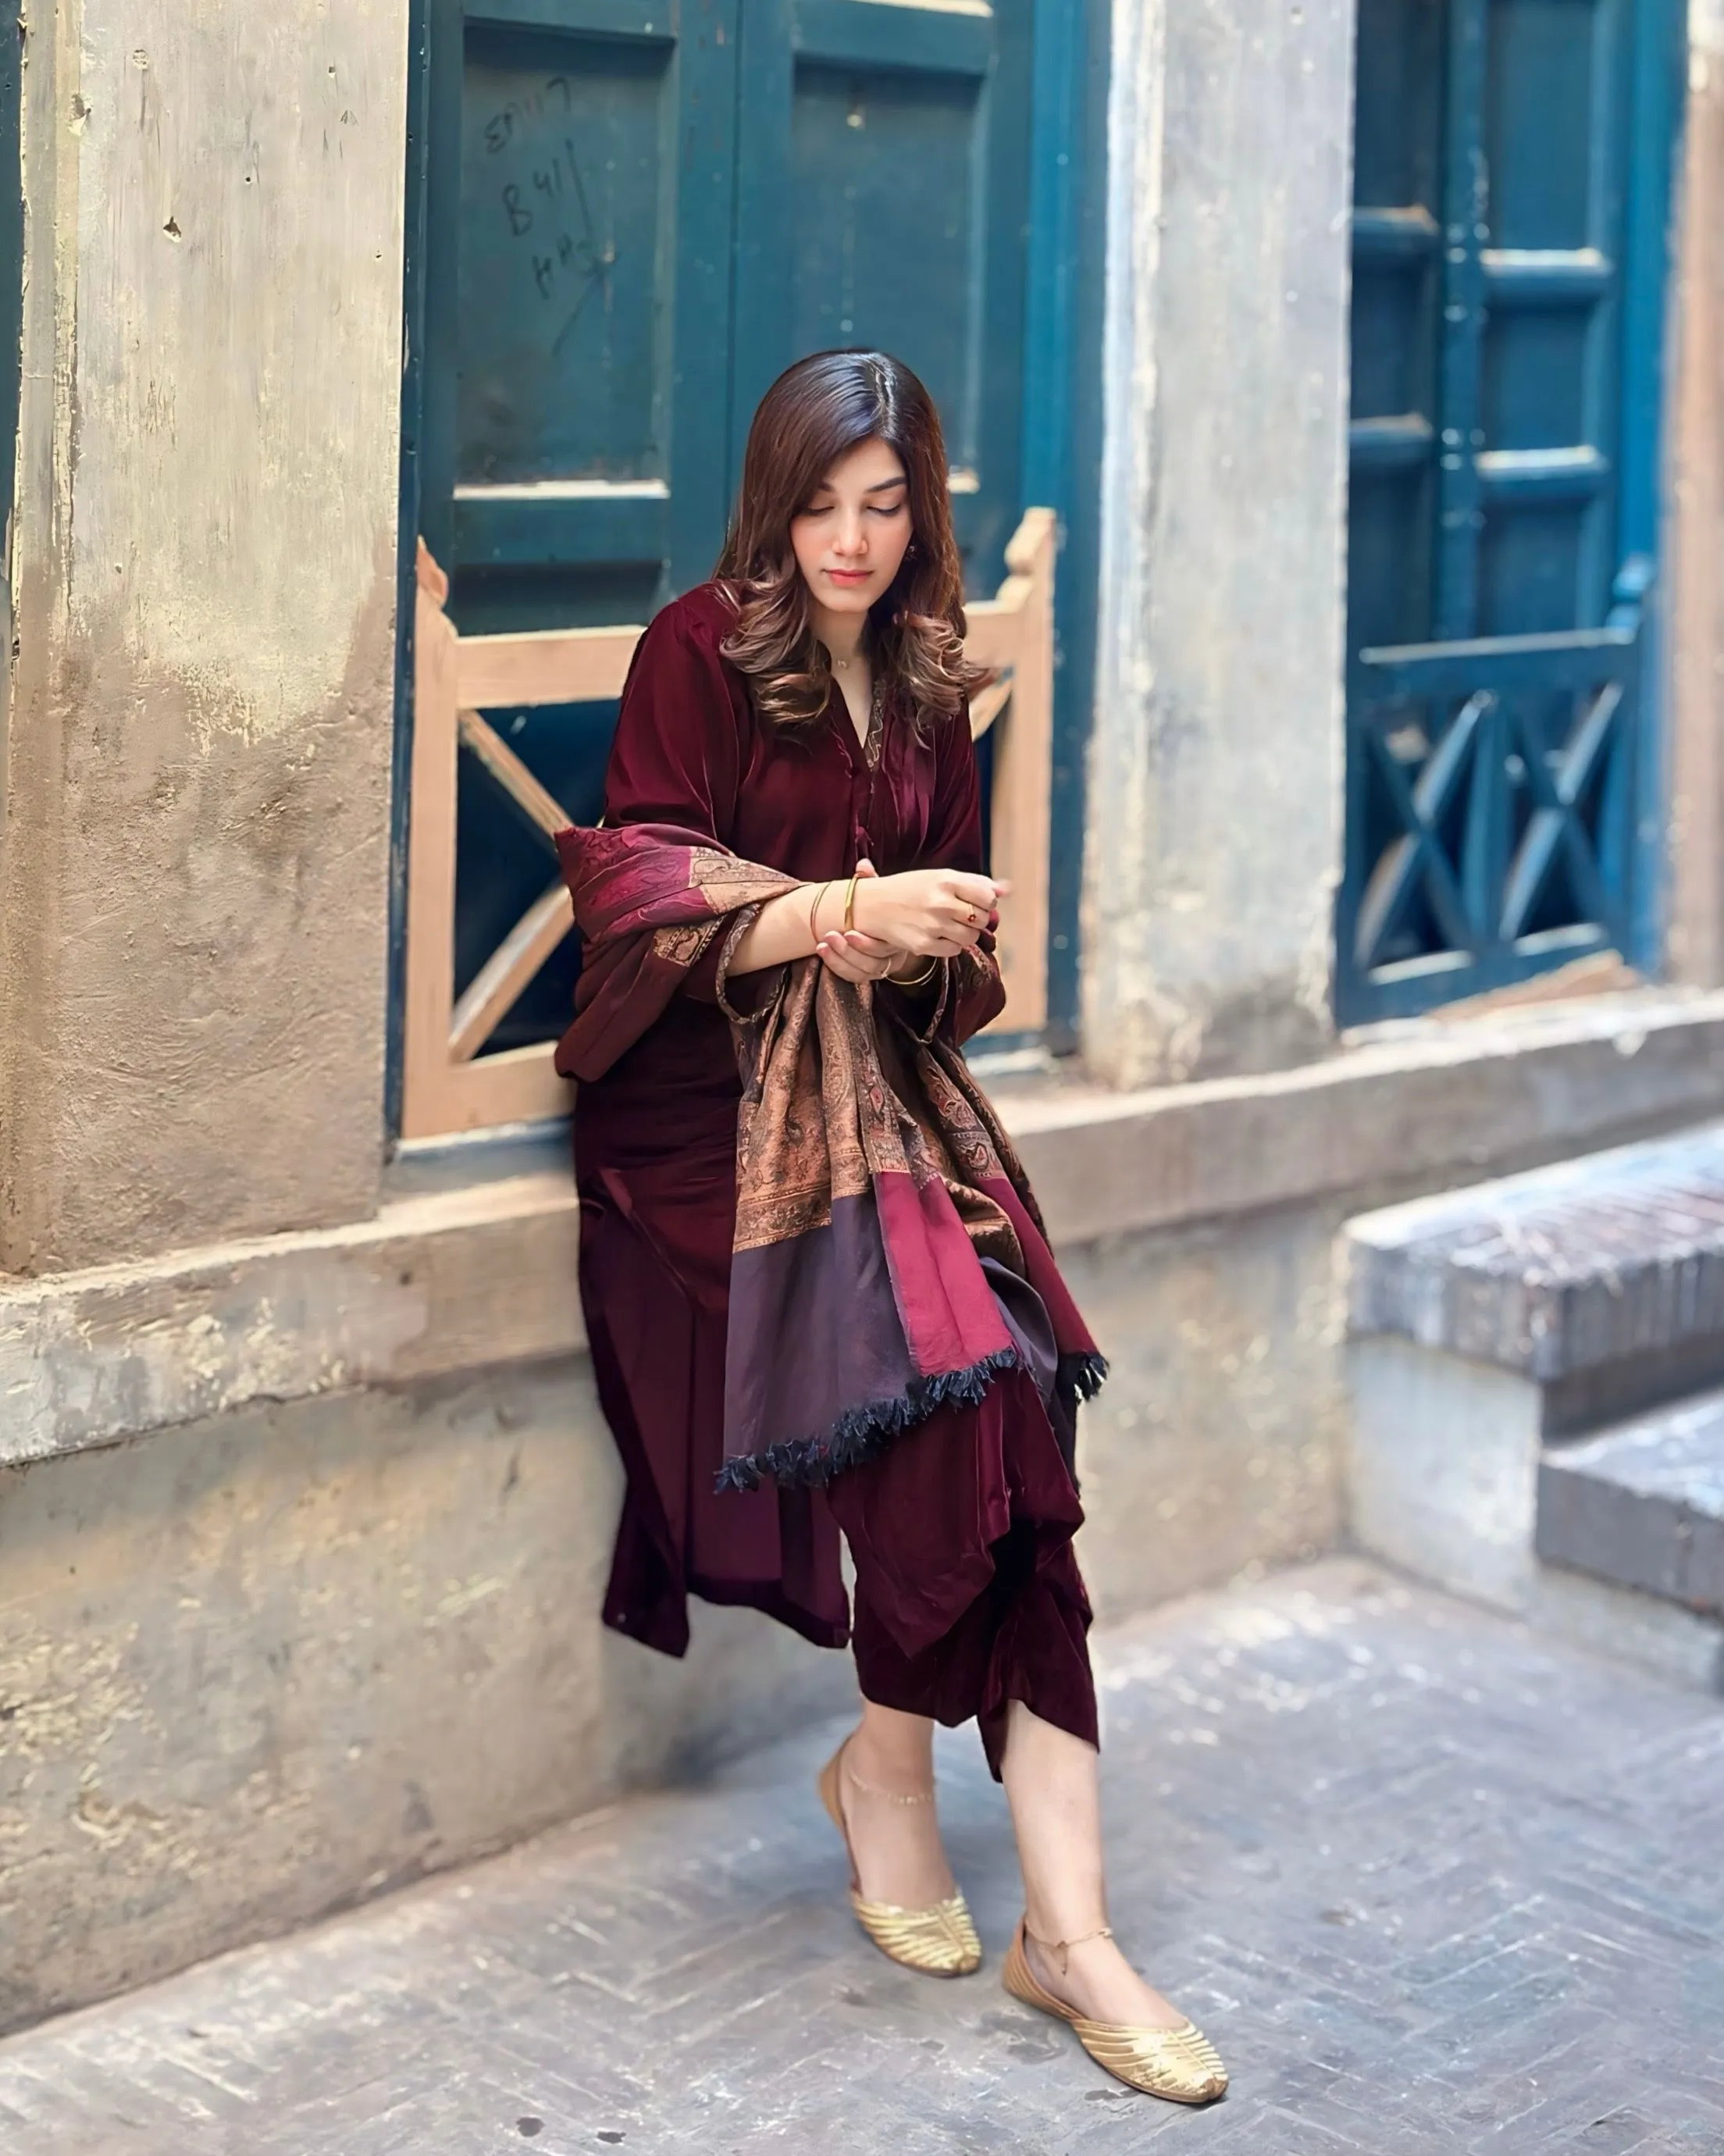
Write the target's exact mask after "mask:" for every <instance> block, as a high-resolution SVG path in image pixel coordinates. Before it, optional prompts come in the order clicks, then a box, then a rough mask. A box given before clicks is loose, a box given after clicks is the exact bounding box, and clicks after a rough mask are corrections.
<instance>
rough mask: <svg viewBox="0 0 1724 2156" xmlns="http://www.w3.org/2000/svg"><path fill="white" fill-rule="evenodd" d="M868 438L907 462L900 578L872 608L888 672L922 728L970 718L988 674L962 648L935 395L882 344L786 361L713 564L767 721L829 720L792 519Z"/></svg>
mask: <svg viewBox="0 0 1724 2156" xmlns="http://www.w3.org/2000/svg"><path fill="white" fill-rule="evenodd" d="M871 440H878V441H882V442H885V443H886V444H888V445H889V446H890V448H892V449H895V450H896V451H897V453H898V455H899V457H900V459H901V460H902V462H903V465H904V475H905V478H906V481H907V482H908V484H907V488H906V492H907V495H908V499H909V505H910V528H911V540H910V545H909V547H908V548H907V549H906V552H905V556H904V559H903V562H902V563H901V564H900V567H899V570H898V573H897V575H896V576H895V577H894V578H893V579H892V582H891V583H890V586H889V587H888V588H887V589H886V590H885V592H884V593H882V594H881V595H880V598H878V599H877V600H876V601H875V603H874V605H873V606H872V607H871V608H870V610H869V618H870V629H871V632H872V640H873V649H874V659H875V669H876V671H877V674H878V675H879V678H880V680H881V682H882V683H883V684H884V685H885V687H886V689H887V690H889V691H890V690H894V689H896V690H898V691H900V693H901V694H902V695H903V696H905V697H906V699H907V700H908V701H909V704H910V706H911V715H912V717H913V720H914V722H915V723H916V726H918V727H921V728H926V727H928V726H931V724H933V723H935V722H936V721H940V720H944V719H952V718H957V717H960V716H962V714H963V713H964V711H965V708H966V706H967V701H968V698H969V696H970V693H971V691H972V690H973V689H975V688H977V687H978V686H979V685H981V684H982V683H983V681H986V680H988V678H989V676H988V671H987V670H986V669H985V668H983V667H978V666H972V665H971V664H970V662H969V661H968V660H967V659H966V658H965V656H964V649H963V636H964V583H963V569H962V564H961V563H960V562H959V560H958V552H957V542H955V541H954V540H953V538H952V511H951V506H950V503H949V501H948V500H947V475H946V444H945V442H944V441H943V439H942V436H941V433H940V417H939V414H938V413H936V411H935V409H934V400H933V399H932V398H931V397H930V396H929V394H928V393H927V391H926V389H924V388H923V387H922V385H921V382H918V381H917V380H916V377H915V376H914V375H913V374H912V373H911V371H910V369H909V368H908V367H906V366H905V365H904V364H903V363H902V362H901V361H900V360H895V359H893V358H892V357H890V355H889V354H887V353H885V352H814V353H813V354H812V355H811V356H810V357H808V358H807V359H799V360H798V362H797V363H796V364H795V366H794V367H787V368H786V369H785V371H784V372H783V373H782V374H781V375H780V376H779V377H778V379H777V381H776V382H774V383H773V384H772V388H770V389H769V390H767V393H766V395H765V396H764V397H762V399H761V400H760V406H759V408H758V410H757V412H756V413H755V415H754V423H753V425H752V426H751V427H750V429H749V430H748V447H747V450H746V452H745V453H744V455H743V459H742V487H741V494H740V495H739V496H738V499H737V502H736V514H735V516H733V517H732V518H731V528H730V531H729V534H728V536H726V540H725V547H724V552H723V553H722V554H721V556H720V557H719V562H718V567H717V570H716V575H717V577H718V578H719V579H720V581H721V583H723V584H724V585H725V586H726V588H727V590H728V592H729V594H730V597H731V601H732V603H734V604H735V606H736V628H735V629H734V630H733V631H732V632H731V634H730V636H729V637H728V638H726V640H725V643H724V644H723V646H722V647H721V648H722V649H723V653H724V655H725V657H726V659H728V660H730V662H731V665H733V666H735V667H736V668H737V669H738V670H740V671H741V673H743V674H745V675H747V677H748V680H749V685H750V686H751V687H752V690H753V692H754V700H755V705H756V708H757V710H758V711H759V712H760V714H761V716H762V718H763V719H764V720H765V721H767V724H768V725H771V726H798V725H803V724H806V723H807V721H809V720H811V719H818V717H819V716H820V714H821V713H822V712H823V711H824V710H825V708H826V702H827V698H828V696H829V694H830V691H831V686H832V681H831V675H830V673H829V670H828V666H827V663H826V655H825V653H824V650H823V649H822V648H821V646H820V644H819V643H818V639H816V637H815V635H814V630H813V623H812V621H811V619H810V618H809V613H808V586H807V584H806V583H804V582H803V576H802V572H801V570H800V569H799V568H798V567H797V561H796V555H795V552H794V551H793V548H792V547H791V543H790V524H791V519H792V518H793V517H794V516H796V515H797V514H798V511H801V510H803V509H804V508H805V507H806V506H808V501H809V500H811V499H812V497H813V495H814V493H815V492H816V490H818V487H819V485H820V483H821V481H822V480H824V478H825V476H826V475H827V473H828V472H829V471H830V470H831V469H832V467H833V466H834V465H835V464H836V463H837V462H838V460H839V458H840V457H842V456H844V454H846V453H847V452H848V451H849V450H851V449H856V448H858V447H859V445H860V444H862V443H864V442H866V441H871Z"/></svg>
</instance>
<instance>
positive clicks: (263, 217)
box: [0, 0, 407, 1271]
mask: <svg viewBox="0 0 1724 2156" xmlns="http://www.w3.org/2000/svg"><path fill="white" fill-rule="evenodd" d="M406 59H407V8H406V4H405V0H349V4H346V5H344V6H342V7H340V8H335V7H331V6H330V5H329V4H327V0H271V4H270V5H269V6H268V7H266V8H259V7H256V6H254V5H251V4H248V0H208V4H206V5H203V6H200V7H198V8H186V7H184V6H182V5H177V4H175V0H124V4H121V0H61V4H60V5H59V6H58V7H57V8H44V9H43V10H41V11H39V12H38V11H34V10H33V11H32V12H31V13H30V16H29V18H28V28H27V33H26V42H25V80H26V107H25V115H24V136H25V145H24V158H25V184H26V197H27V211H28V229H27V239H26V248H27V314H26V328H25V347H24V371H23V416H22V426H21V442H20V450H21V454H20V479H19V490H18V508H17V516H16V521H15V526H14V530H15V542H14V546H13V593H14V604H15V619H16V626H17V630H18V638H19V649H18V660H17V665H16V674H15V679H14V682H13V696H12V698H11V704H10V711H9V721H8V740H7V743H6V751H7V752H6V756H5V758H4V763H3V768H4V771H5V793H4V802H3V810H4V815H3V824H0V1100H3V1101H4V1104H5V1112H4V1116H3V1120H0V1268H11V1269H13V1270H30V1271H38V1270H52V1269H54V1268H56V1267H59V1266H64V1265H76V1264H80V1263H87V1262H89V1261H90V1260H93V1259H95V1258H99V1257H115V1256H121V1255H131V1254H135V1253H138V1252H144V1251H150V1250H162V1249H167V1248H169V1247H172V1245H176V1244H182V1243H186V1242H188V1241H192V1240H199V1239H200V1238H202V1237H204V1236H207V1235H210V1234H213V1233H224V1232H237V1231H244V1229H248V1228H252V1227H256V1228H271V1229H273V1228H280V1227H282V1226H285V1225H288V1224H292V1223H295V1222H311V1221H326V1220H332V1219H344V1218H351V1217H353V1216H355V1215H357V1214H362V1213H366V1212H368V1211H370V1210H371V1209H372V1204H373V1201H374V1199H375V1194H376V1189H377V1173H378V1169H379V1165H380V1160H381V1139H382V1058H383V1040H384V1000H385V978H384V976H385V950H386V936H387V897H386V890H387V836H388V813H389V812H388V796H387V780H388V769H389V757H390V734H391V716H392V697H393V686H392V676H393V576H394V567H393V565H394V554H395V500H396V486H397V470H398V387H399V378H400V366H401V216H402V193H403V170H404V158H403V126H404V99H405V69H406Z"/></svg>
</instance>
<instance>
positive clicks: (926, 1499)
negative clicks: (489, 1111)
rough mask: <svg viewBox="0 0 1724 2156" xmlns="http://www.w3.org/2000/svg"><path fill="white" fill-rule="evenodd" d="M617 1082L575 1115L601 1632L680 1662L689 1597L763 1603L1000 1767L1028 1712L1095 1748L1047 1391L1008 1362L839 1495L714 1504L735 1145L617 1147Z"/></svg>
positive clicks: (1082, 1600)
mask: <svg viewBox="0 0 1724 2156" xmlns="http://www.w3.org/2000/svg"><path fill="white" fill-rule="evenodd" d="M607 1091H608V1089H607V1088H606V1087H604V1086H596V1087H591V1088H587V1087H583V1088H582V1093H581V1096H580V1101H581V1106H580V1107H579V1108H577V1173H578V1180H579V1187H580V1191H581V1197H582V1235H581V1281H582V1301H583V1303H584V1305H585V1308H586V1313H587V1330H588V1334H589V1337H590V1339H591V1342H592V1347H593V1365H594V1370H595V1374H596V1376H597V1378H598V1390H599V1397H600V1400H601V1402H602V1404H603V1407H604V1409H605V1414H606V1416H607V1419H608V1421H609V1423H610V1425H611V1428H612V1430H613V1433H614V1434H615V1436H616V1439H617V1443H618V1450H619V1451H620V1452H621V1455H622V1458H623V1466H624V1469H625V1471H626V1473H627V1477H628V1488H627V1494H626V1497H625V1500H624V1504H623V1517H622V1520H621V1522H620V1524H619V1527H618V1536H617V1544H616V1552H615V1556H614V1559H613V1565H612V1571H611V1579H610V1585H609V1589H608V1593H607V1595H606V1599H605V1609H604V1614H605V1621H606V1622H607V1623H608V1625H612V1626H613V1627H614V1628H615V1629H616V1630H620V1631H623V1632H625V1633H628V1634H629V1635H631V1636H632V1637H634V1638H635V1639H638V1640H644V1642H646V1643H647V1644H648V1645H652V1646H655V1647H658V1648H660V1649H661V1650H664V1651H666V1652H668V1653H671V1654H680V1653H682V1652H683V1651H684V1650H685V1647H686V1645H687V1643H688V1636H689V1626H688V1612H687V1603H686V1598H687V1596H688V1595H689V1594H695V1595H698V1596H700V1598H702V1599H705V1600H707V1601H711V1602H718V1603H741V1604H747V1605H749V1606H752V1607H753V1608H755V1609H761V1610H763V1611H765V1612H766V1613H767V1614H769V1615H771V1616H774V1617H777V1618H778V1619H779V1620H781V1621H782V1622H783V1623H786V1624H788V1625H792V1626H793V1628H794V1629H795V1630H798V1632H800V1633H802V1634H803V1636H804V1637H806V1638H808V1639H811V1640H814V1641H816V1642H817V1643H818V1644H819V1645H826V1646H841V1645H844V1640H845V1639H846V1637H847V1636H848V1637H849V1639H850V1640H851V1644H852V1645H853V1647H854V1654H855V1660H856V1671H857V1677H858V1681H859V1684H860V1686H861V1690H862V1693H863V1696H864V1697H865V1698H867V1699H870V1700H873V1701H875V1702H878V1703H879V1704H880V1705H881V1706H885V1707H897V1708H899V1709H900V1710H901V1711H903V1712H906V1713H911V1714H921V1715H929V1716H931V1717H934V1718H935V1719H936V1720H937V1721H939V1722H945V1723H947V1724H948V1725H954V1726H955V1725H957V1724H958V1723H960V1722H967V1721H969V1720H970V1719H972V1717H973V1718H975V1719H976V1720H977V1722H978V1723H979V1726H980V1728H981V1732H982V1737H983V1743H984V1746H985V1748H986V1750H987V1753H988V1763H989V1765H990V1767H991V1768H993V1772H994V1774H996V1775H998V1773H999V1769H1000V1760H1001V1757H1002V1753H1003V1747H1004V1742H1005V1731H1006V1717H1007V1710H1008V1703H1009V1702H1011V1701H1012V1700H1013V1699H1019V1700H1022V1701H1023V1702H1024V1703H1025V1705H1026V1706H1028V1707H1029V1708H1030V1710H1031V1711H1032V1712H1034V1713H1035V1714H1037V1715H1039V1716H1040V1717H1042V1718H1043V1719H1044V1721H1047V1722H1053V1723H1054V1724H1056V1725H1057V1726H1058V1727H1060V1728H1063V1729H1067V1730H1070V1732H1072V1733H1073V1734H1074V1735H1075V1736H1078V1737H1081V1738H1084V1739H1085V1741H1086V1742H1087V1743H1091V1744H1093V1743H1095V1742H1096V1716H1095V1686H1094V1683H1093V1681H1092V1679H1091V1676H1090V1663H1089V1655H1088V1650H1087V1646H1086V1644H1085V1635H1086V1633H1087V1630H1088V1626H1089V1622H1090V1609H1089V1604H1088V1600H1087V1599H1086V1597H1085V1592H1084V1585H1083V1581H1082V1579H1081V1578H1080V1574H1079V1572H1078V1568H1077V1562H1076V1558H1075V1556H1074V1554H1073V1552H1072V1548H1071V1537H1072V1534H1073V1532H1074V1530H1075V1528H1076V1527H1078V1526H1079V1525H1080V1522H1081V1520H1082V1517H1083V1514H1082V1511H1081V1508H1080V1505H1079V1502H1078V1497H1077V1491H1076V1489H1075V1486H1074V1484H1073V1481H1072V1478H1071V1475H1070V1471H1069V1470H1068V1467H1067V1465H1066V1460H1065V1454H1064V1452H1063V1450H1062V1449H1061V1446H1060V1440H1059V1439H1058V1437H1057V1436H1056V1435H1055V1431H1054V1424H1053V1423H1052V1421H1051V1420H1050V1419H1049V1412H1048V1409H1047V1408H1046V1407H1045V1406H1044V1402H1043V1399H1042V1396H1041V1394H1040V1393H1039V1390H1038V1389H1037V1385H1036V1383H1035V1381H1034V1378H1032V1377H1031V1376H1030V1375H1029V1373H1027V1372H1024V1371H1016V1370H1013V1371H1008V1372H1007V1373H1004V1374H1003V1376H1002V1377H1000V1378H998V1380H997V1381H996V1382H995V1383H994V1384H993V1387H992V1388H991V1389H990V1390H989V1391H988V1394H987V1395H986V1396H985V1397H984V1399H983V1400H982V1401H981V1403H980V1404H978V1405H977V1406H974V1407H948V1408H943V1409H940V1410H939V1411H938V1412H937V1413H936V1414H933V1415H931V1416H930V1417H929V1418H928V1419H927V1420H926V1422H923V1423H921V1424H919V1425H918V1426H917V1427H916V1428H915V1429H913V1430H908V1431H906V1432H905V1433H904V1434H903V1435H901V1436H900V1437H898V1438H897V1439H895V1440H894V1441H893V1442H892V1443H891V1444H890V1445H889V1446H888V1447H887V1449H886V1450H885V1452H884V1453H882V1454H881V1455H880V1456H879V1457H878V1458H877V1459H875V1460H871V1461H870V1462H869V1463H867V1464H866V1465H865V1466H859V1467H855V1468H852V1469H851V1470H849V1471H848V1472H847V1473H845V1474H843V1475H840V1476H838V1477H837V1479H836V1480H835V1481H833V1482H832V1483H831V1484H830V1485H829V1486H827V1487H826V1488H825V1489H824V1490H809V1489H794V1490H777V1489H774V1488H772V1487H771V1486H763V1487H762V1488H761V1489H758V1490H755V1491H726V1492H725V1493H724V1494H723V1495H720V1494H718V1493H717V1492H716V1491H715V1489H714V1486H713V1485H714V1481H715V1479H716V1476H717V1473H718V1471H719V1468H720V1467H721V1466H722V1464H723V1399H724V1358H725V1337H726V1292H727V1287H728V1281H729V1265H730V1248H731V1223H732V1219H733V1214H734V1209H735V1182H734V1170H733V1168H732V1166H731V1158H732V1156H731V1143H730V1138H729V1133H728V1131H727V1130H722V1129H721V1131H720V1132H718V1133H717V1135H718V1136H719V1137H720V1138H721V1145H720V1146H719V1147H711V1146H700V1145H699V1144H691V1143H690V1139H691V1137H698V1135H699V1134H698V1133H691V1132H690V1130H689V1128H688V1126H687V1124H686V1122H685V1123H684V1124H683V1125H682V1127H681V1129H680V1131H678V1132H672V1131H670V1129H668V1128H667V1127H665V1126H664V1125H660V1126H659V1127H658V1130H657V1132H655V1133H654V1134H653V1136H652V1137H651V1139H650V1141H645V1142H644V1133H643V1132H641V1128H640V1126H639V1124H638V1123H636V1122H634V1116H633V1114H632V1113H631V1114H630V1116H629V1122H630V1123H631V1124H632V1125H633V1126H634V1134H635V1137H634V1142H633V1143H629V1144H625V1143H623V1135H622V1132H620V1131H619V1130H618V1128H617V1127H615V1125H614V1123H612V1122H611V1120H610V1118H609V1116H608V1111H607V1104H606V1101H605V1099H604V1097H603V1096H605V1094H606V1093H607ZM613 1097H615V1098H618V1099H621V1098H623V1097H624V1096H620V1095H618V1096H613ZM630 1107H631V1109H632V1107H633V1103H632V1102H631V1103H630ZM607 1125H608V1126H609V1127H606V1126H607ZM679 1139H680V1142H677V1141H678V1140H679ZM619 1155H620V1156H621V1157H622V1158H621V1159H620V1160H619ZM601 1163H602V1164H601ZM840 1531H842V1532H843V1535H844V1538H845V1539H846V1540H847V1541H848V1543H849V1547H850V1552H851V1556H852V1559H853V1563H854V1572H855V1594H854V1621H852V1620H851V1617H850V1614H849V1610H848V1609H847V1606H846V1597H845V1593H844V1581H843V1578H842V1574H841V1572H840V1568H839V1532H840Z"/></svg>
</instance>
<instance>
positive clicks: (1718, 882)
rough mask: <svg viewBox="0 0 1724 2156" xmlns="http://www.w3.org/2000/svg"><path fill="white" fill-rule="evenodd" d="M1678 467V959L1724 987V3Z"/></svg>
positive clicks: (1681, 295)
mask: <svg viewBox="0 0 1724 2156" xmlns="http://www.w3.org/2000/svg"><path fill="white" fill-rule="evenodd" d="M1680 178H1681V185H1680V195H1679V201H1680V221H1679V224H1678V241H1677V249H1678V251H1677V259H1676V290H1675V306H1674V316H1675V325H1676V337H1675V370H1674V381H1673V403H1672V407H1671V408H1672V413H1673V416H1674V424H1673V425H1672V428H1671V429H1670V448H1669V454H1668V463H1667V470H1668V471H1669V474H1670V489H1669V500H1670V553H1671V558H1672V567H1673V574H1672V577H1671V580H1670V585H1671V591H1672V593H1673V598H1672V605H1671V610H1670V672H1671V688H1672V706H1673V711H1672V724H1671V729H1670V819H1671V866H1670V967H1671V970H1672V972H1673V973H1675V976H1676V978H1678V979H1679V980H1682V981H1686V982H1689V983H1694V984H1695V985H1696V986H1700V987H1703V988H1716V987H1718V986H1720V985H1724V742H1721V740H1720V731H1721V721H1724V210H1721V208H1720V205H1721V204H1724V0H1691V6H1690V9H1689V66H1688V116H1687V126H1686V132H1685V136H1684V155H1683V170H1682V172H1681V176H1680Z"/></svg>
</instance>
